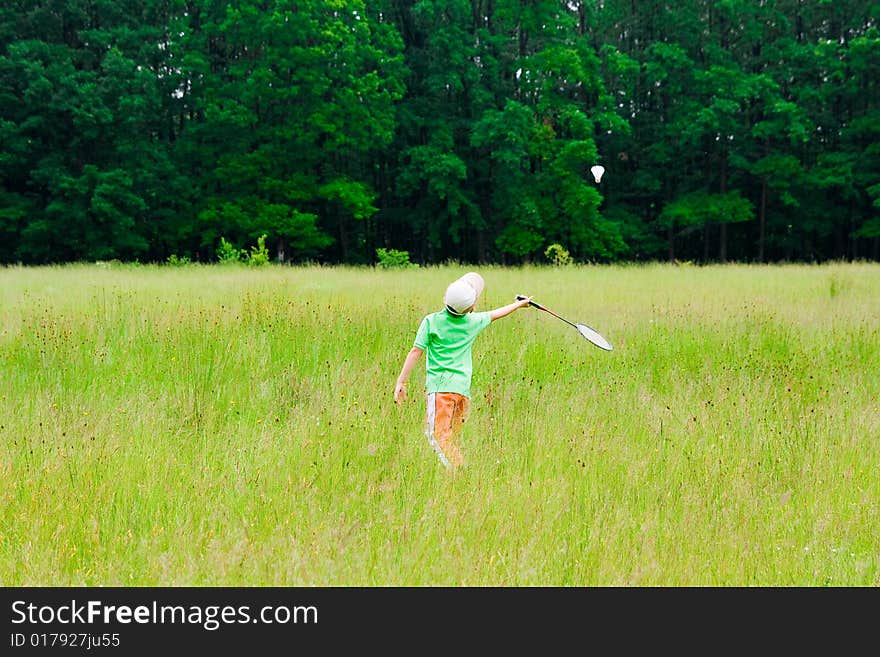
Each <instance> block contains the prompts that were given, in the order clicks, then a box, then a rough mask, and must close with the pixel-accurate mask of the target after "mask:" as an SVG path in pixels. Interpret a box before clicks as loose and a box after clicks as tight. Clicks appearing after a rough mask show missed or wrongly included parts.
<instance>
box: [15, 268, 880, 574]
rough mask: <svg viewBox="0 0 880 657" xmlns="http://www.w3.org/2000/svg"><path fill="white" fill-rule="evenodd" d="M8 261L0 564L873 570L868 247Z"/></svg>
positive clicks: (70, 569)
mask: <svg viewBox="0 0 880 657" xmlns="http://www.w3.org/2000/svg"><path fill="white" fill-rule="evenodd" d="M468 269H469V268H466V267H459V266H452V265H449V266H444V267H429V268H420V269H414V270H406V271H403V270H389V271H385V270H379V269H370V268H329V267H326V268H322V267H279V266H270V267H264V268H250V269H249V268H245V267H237V266H232V267H222V266H219V265H214V266H207V265H201V266H199V265H191V266H186V267H171V266H125V265H115V264H114V265H105V266H99V265H70V266H63V267H44V268H22V267H9V268H4V269H0V481H2V488H0V585H4V586H36V585H50V586H62V585H63V586H68V585H70V586H80V585H84V586H103V585H107V586H110V585H114V586H130V585H144V586H166V585H167V586H182V585H196V586H207V585H230V586H264V585H278V586H328V585H341V586H388V585H394V586H396V585H414V586H433V585H452V586H464V585H469V586H483V585H488V586H532V585H561V586H612V585H613V586H658V585H659V586H691V585H694V586H877V585H880V551H878V545H880V509H878V505H880V476H878V473H880V265H876V264H864V263H855V264H845V263H835V264H827V265H777V266H745V265H728V266H723V265H717V266H707V267H697V266H674V265H665V264H662V265H661V264H651V265H631V266H578V267H568V268H548V267H522V268H501V267H486V268H479V269H478V271H480V272H481V273H482V274H483V276H484V278H485V280H486V290H485V292H484V294H483V298H482V299H481V301H480V308H478V309H490V308H492V307H495V306H498V305H504V304H506V303H509V302H510V301H512V300H513V297H514V295H515V294H517V293H523V294H530V295H533V297H534V299H535V301H538V302H540V303H543V304H544V305H546V306H547V307H549V308H551V309H553V310H554V311H555V312H557V313H559V314H560V315H562V316H563V317H566V318H568V319H571V320H573V321H579V322H584V323H587V324H590V325H592V326H594V327H595V328H597V329H598V330H599V331H600V332H601V333H603V334H604V335H605V336H606V337H607V338H608V339H609V340H610V341H611V342H612V343H613V344H614V350H613V351H611V352H605V351H602V350H600V349H597V348H596V347H594V346H592V345H590V344H589V343H588V342H587V341H585V340H583V339H582V338H581V337H580V336H579V335H578V334H577V332H576V331H575V330H574V329H572V328H571V327H569V326H567V325H566V324H564V323H563V322H560V321H558V320H556V319H554V318H553V317H551V316H549V315H547V314H546V313H542V312H540V311H538V310H534V309H523V310H520V311H518V312H516V313H514V314H513V315H511V316H509V317H507V318H504V319H502V320H499V321H497V322H495V323H493V324H492V325H491V326H490V327H489V328H488V329H487V330H486V331H485V332H484V333H483V334H482V335H481V336H480V337H479V338H478V339H477V341H476V343H475V346H474V380H473V399H472V411H471V418H470V421H469V422H468V424H467V425H466V426H465V431H464V435H463V438H462V447H463V450H464V453H465V458H466V461H467V465H466V467H465V468H464V469H463V470H461V471H460V472H459V473H457V474H456V475H454V476H450V475H449V474H447V472H446V471H445V470H444V469H443V467H442V466H441V464H440V462H439V460H438V459H437V458H436V456H435V455H434V453H433V452H432V450H431V448H430V446H429V445H428V443H427V441H426V439H425V437H424V435H423V421H424V419H423V417H424V399H423V397H422V395H421V386H422V384H423V382H424V359H422V360H421V361H420V363H419V365H418V366H417V367H416V369H415V370H414V372H413V374H412V377H411V379H410V381H409V386H408V390H409V393H410V395H409V401H408V402H407V404H406V405H404V406H403V407H402V408H398V407H396V406H395V405H394V404H393V402H392V392H393V388H394V381H395V379H396V377H397V374H398V372H399V370H400V367H401V364H402V363H403V359H404V357H405V356H406V353H407V351H408V350H409V348H410V346H411V345H412V340H413V338H414V336H415V331H416V328H417V326H418V323H419V321H420V319H421V318H422V316H423V315H424V314H426V313H428V312H431V311H434V310H437V309H439V306H440V302H441V299H442V294H443V290H444V289H445V287H446V285H447V284H448V283H449V282H451V281H452V280H453V279H454V278H457V277H458V276H459V275H461V274H462V273H464V272H466V271H468Z"/></svg>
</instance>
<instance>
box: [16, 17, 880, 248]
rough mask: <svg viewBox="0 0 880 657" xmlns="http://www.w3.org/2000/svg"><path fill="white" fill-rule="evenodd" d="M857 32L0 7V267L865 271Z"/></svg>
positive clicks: (791, 21)
mask: <svg viewBox="0 0 880 657" xmlns="http://www.w3.org/2000/svg"><path fill="white" fill-rule="evenodd" d="M878 18H880V5H878V4H877V3H876V2H871V1H861V0H836V1H834V2H827V1H823V0H809V1H805V0H761V1H755V0H714V1H713V0H691V1H687V2H684V1H665V2H661V1H658V0H639V1H638V2H635V1H624V0H588V1H580V0H568V1H563V2H558V1H550V0H417V1H414V0H368V1H363V0H301V1H287V2H284V1H280V0H238V1H225V2H218V1H215V0H142V1H140V2H134V1H132V0H6V2H4V3H3V6H2V8H0V176H2V186H0V263H17V262H21V263H25V264H30V263H34V264H39V263H58V262H70V261H81V260H88V261H93V260H109V259H118V260H122V261H140V262H157V261H158V262H162V261H167V259H168V258H169V257H175V258H185V259H187V260H190V259H191V260H199V261H205V262H207V261H216V260H217V257H218V255H217V254H218V248H220V246H221V244H223V245H224V248H234V249H239V248H242V249H246V248H248V247H249V246H250V245H253V244H255V243H256V242H257V240H258V239H260V238H263V236H265V238H264V239H265V244H266V245H267V246H268V247H269V248H270V251H271V253H272V257H273V259H277V260H278V261H282V262H303V261H310V262H326V263H348V264H370V263H373V262H375V260H376V253H377V251H378V250H380V249H383V250H385V252H388V250H392V251H393V252H398V251H399V252H406V253H408V254H409V255H410V257H411V258H412V259H413V261H414V262H418V263H425V264H429V263H439V262H446V261H450V260H453V261H459V262H480V263H499V264H515V263H522V262H534V261H542V260H544V259H545V254H547V253H548V252H549V251H548V249H550V248H554V249H556V251H555V253H557V254H558V253H559V252H564V253H565V254H566V255H567V256H568V254H570V256H571V259H573V260H575V261H580V262H616V261H640V260H658V259H679V260H692V261H698V262H724V261H729V260H735V261H742V262H773V261H823V260H829V259H874V260H877V259H880V104H878V100H880V93H878V79H880V31H878V27H877V20H878ZM595 164H600V165H602V166H603V167H604V168H605V174H604V176H603V177H602V178H601V180H600V181H599V182H596V180H595V179H594V178H593V176H592V175H591V173H590V168H591V167H592V166H593V165H595ZM230 245H232V247H230Z"/></svg>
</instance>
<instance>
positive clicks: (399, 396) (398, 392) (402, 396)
mask: <svg viewBox="0 0 880 657" xmlns="http://www.w3.org/2000/svg"><path fill="white" fill-rule="evenodd" d="M404 401H406V386H405V385H403V384H402V383H398V384H397V385H396V386H394V403H395V404H397V405H398V406H399V405H400V404H402V403H403V402H404Z"/></svg>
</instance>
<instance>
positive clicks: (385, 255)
mask: <svg viewBox="0 0 880 657" xmlns="http://www.w3.org/2000/svg"><path fill="white" fill-rule="evenodd" d="M376 257H377V258H378V259H379V262H378V266H379V267H381V268H382V269H410V268H412V267H418V265H417V264H416V263H414V262H410V261H409V251H398V250H397V249H376Z"/></svg>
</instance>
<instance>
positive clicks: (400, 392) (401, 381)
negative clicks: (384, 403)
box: [394, 347, 425, 404]
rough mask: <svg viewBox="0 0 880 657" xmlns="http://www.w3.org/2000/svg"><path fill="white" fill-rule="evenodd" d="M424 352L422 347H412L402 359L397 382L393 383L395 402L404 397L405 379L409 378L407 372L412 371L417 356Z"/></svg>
mask: <svg viewBox="0 0 880 657" xmlns="http://www.w3.org/2000/svg"><path fill="white" fill-rule="evenodd" d="M424 352H425V350H424V349H419V348H418V347H413V348H412V349H410V350H409V353H408V354H407V355H406V360H405V361H403V367H402V368H401V370H400V374H398V375H397V383H395V384H394V402H395V403H397V404H400V403H401V402H403V401H404V400H405V399H406V381H407V379H409V374H410V372H412V368H413V367H415V365H416V363H417V362H419V358H421V357H422V354H423V353H424Z"/></svg>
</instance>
